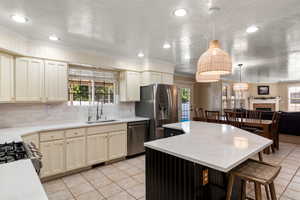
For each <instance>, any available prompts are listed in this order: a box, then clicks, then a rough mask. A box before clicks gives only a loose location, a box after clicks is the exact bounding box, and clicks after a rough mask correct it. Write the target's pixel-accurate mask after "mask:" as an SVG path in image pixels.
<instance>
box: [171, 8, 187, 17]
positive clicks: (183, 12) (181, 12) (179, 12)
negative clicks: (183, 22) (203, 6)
mask: <svg viewBox="0 0 300 200" xmlns="http://www.w3.org/2000/svg"><path fill="white" fill-rule="evenodd" d="M186 14H187V11H186V10H185V9H183V8H181V9H177V10H175V11H174V15H175V16H177V17H184V16H186Z"/></svg>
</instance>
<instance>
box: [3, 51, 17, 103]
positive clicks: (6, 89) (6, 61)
mask: <svg viewBox="0 0 300 200" xmlns="http://www.w3.org/2000/svg"><path fill="white" fill-rule="evenodd" d="M13 75H14V70H13V57H12V56H10V55H6V54H0V102H10V101H13V97H14V83H13V81H14V79H13Z"/></svg>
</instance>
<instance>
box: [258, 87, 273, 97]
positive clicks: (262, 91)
mask: <svg viewBox="0 0 300 200" xmlns="http://www.w3.org/2000/svg"><path fill="white" fill-rule="evenodd" d="M257 93H258V95H269V94H270V87H269V86H267V85H260V86H257Z"/></svg>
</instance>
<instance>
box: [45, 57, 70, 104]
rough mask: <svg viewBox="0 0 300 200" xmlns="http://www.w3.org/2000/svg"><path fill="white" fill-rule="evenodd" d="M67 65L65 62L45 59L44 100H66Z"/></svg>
mask: <svg viewBox="0 0 300 200" xmlns="http://www.w3.org/2000/svg"><path fill="white" fill-rule="evenodd" d="M67 69H68V67H67V64H65V63H59V62H53V61H46V63H45V90H46V91H45V93H46V94H45V97H46V101H67V99H68V70H67Z"/></svg>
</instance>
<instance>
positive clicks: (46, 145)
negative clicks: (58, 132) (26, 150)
mask: <svg viewBox="0 0 300 200" xmlns="http://www.w3.org/2000/svg"><path fill="white" fill-rule="evenodd" d="M40 151H41V153H42V155H43V158H42V163H43V167H42V170H41V177H46V176H51V175H55V174H59V173H62V172H65V171H66V168H65V142H64V140H57V141H50V142H41V143H40Z"/></svg>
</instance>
